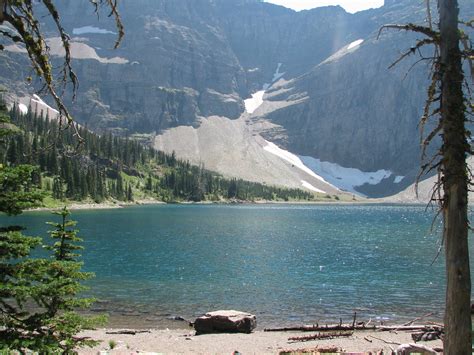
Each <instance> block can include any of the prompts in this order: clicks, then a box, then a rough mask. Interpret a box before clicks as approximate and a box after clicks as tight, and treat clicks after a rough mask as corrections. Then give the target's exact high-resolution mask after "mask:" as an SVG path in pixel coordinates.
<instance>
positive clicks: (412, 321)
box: [403, 312, 433, 326]
mask: <svg viewBox="0 0 474 355" xmlns="http://www.w3.org/2000/svg"><path fill="white" fill-rule="evenodd" d="M432 315H433V312H431V313H427V314H425V315H424V316H421V317H418V318H415V319H413V320H411V321H409V322H406V323H405V324H403V325H404V326H408V325H412V324H413V323H415V322H416V321H418V320H420V319H423V318H426V317H430V316H432Z"/></svg>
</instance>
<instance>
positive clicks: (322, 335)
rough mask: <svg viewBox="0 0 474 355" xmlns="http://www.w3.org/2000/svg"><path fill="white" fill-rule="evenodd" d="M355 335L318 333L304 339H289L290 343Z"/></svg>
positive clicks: (347, 333) (348, 333)
mask: <svg viewBox="0 0 474 355" xmlns="http://www.w3.org/2000/svg"><path fill="white" fill-rule="evenodd" d="M353 334H354V332H327V333H326V332H325V333H318V334H314V335H307V336H302V337H291V338H288V341H294V342H296V341H311V340H321V339H334V338H344V337H350V336H352V335H353Z"/></svg>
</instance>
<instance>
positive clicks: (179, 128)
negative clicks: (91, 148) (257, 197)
mask: <svg viewBox="0 0 474 355" xmlns="http://www.w3.org/2000/svg"><path fill="white" fill-rule="evenodd" d="M460 3H461V14H462V16H461V17H462V18H466V19H467V18H471V17H472V16H473V14H474V6H473V4H472V2H471V1H468V0H464V1H461V2H460ZM58 7H59V11H60V13H61V14H62V21H63V24H64V27H65V29H66V30H67V31H68V32H69V33H71V34H72V41H73V45H72V52H73V57H74V68H75V70H76V72H77V74H78V76H79V79H80V86H79V92H78V99H77V101H76V102H75V103H72V102H69V104H70V106H71V108H72V112H73V113H74V115H75V117H76V118H77V119H78V120H79V121H80V122H81V123H83V124H86V125H87V127H88V128H90V129H93V130H95V131H97V132H106V131H111V132H113V133H115V134H120V135H124V136H129V137H135V138H138V139H140V140H142V141H144V142H146V143H148V144H150V145H153V146H154V147H156V148H159V149H161V150H163V151H165V152H168V153H171V152H173V151H174V152H175V153H176V155H177V156H178V157H180V158H183V159H187V160H189V161H190V162H192V163H195V164H204V165H205V167H206V168H207V169H211V170H215V171H217V172H219V173H221V174H224V175H225V176H228V177H236V178H243V179H248V180H252V181H256V182H260V183H266V184H270V185H282V186H287V187H291V188H296V187H299V188H301V187H303V188H306V189H309V190H313V191H319V192H321V191H323V192H326V193H329V194H333V193H337V192H338V191H348V192H350V193H353V194H359V195H367V196H370V197H381V196H388V195H392V194H395V193H397V192H399V191H402V190H403V189H405V188H406V187H408V186H409V185H410V184H412V183H413V181H414V178H415V176H416V174H417V172H418V169H419V164H420V162H419V158H418V157H419V156H420V151H419V150H420V148H419V147H420V144H419V142H420V138H419V130H418V122H419V118H420V117H421V114H422V110H423V105H424V101H425V91H426V90H425V88H426V86H427V77H428V72H429V67H428V65H427V64H426V63H420V64H418V65H417V66H415V67H413V68H412V65H413V63H414V61H415V60H417V58H416V56H414V57H413V58H409V59H407V60H405V61H403V62H401V63H399V64H398V65H397V66H396V67H395V68H394V69H391V70H389V69H388V67H389V66H390V64H391V63H393V62H394V61H395V60H396V59H397V58H398V57H399V55H400V53H402V52H403V51H406V50H407V49H409V48H410V46H412V45H413V43H415V40H416V39H417V38H418V36H415V35H413V34H409V33H404V32H400V31H394V30H386V31H384V32H383V33H382V35H381V37H380V38H379V39H377V34H378V31H379V28H380V27H381V26H382V25H383V24H387V23H408V22H415V23H421V24H423V23H425V17H426V9H425V8H424V6H423V4H422V3H421V2H414V1H411V0H400V1H393V0H390V1H386V3H385V5H384V6H383V7H381V8H379V9H373V10H367V11H362V12H359V13H356V14H349V13H346V12H345V11H344V9H342V8H341V7H338V6H329V7H323V8H317V9H313V10H309V11H301V12H295V11H293V10H290V9H287V8H284V7H280V6H276V5H273V4H269V3H265V2H262V1H259V0H133V1H132V0H124V1H121V2H120V13H121V15H122V19H123V22H124V25H125V28H126V36H125V38H124V41H123V43H122V45H121V46H120V48H119V49H118V50H112V49H111V47H112V46H113V43H114V40H115V33H114V32H115V31H116V30H115V28H114V23H113V21H111V20H109V19H107V18H106V17H101V18H100V19H99V20H97V19H96V18H95V17H94V15H93V13H92V9H90V6H89V4H88V3H87V2H86V1H72V0H67V1H62V2H60V3H58ZM43 21H44V23H42V25H43V28H45V29H46V31H47V33H48V38H49V39H48V43H49V44H50V47H51V54H52V55H53V56H56V57H60V56H61V55H63V53H62V51H61V48H60V47H59V46H58V38H57V37H55V36H56V35H55V34H54V33H55V32H54V28H53V27H52V24H51V23H49V22H48V19H47V18H44V19H43ZM21 51H22V49H21V48H20V47H17V46H15V45H7V46H6V51H4V52H2V53H0V84H3V85H5V86H7V87H9V88H11V90H13V91H15V92H17V93H18V96H23V95H27V94H31V88H30V87H29V86H28V85H27V83H26V82H25V81H24V78H25V77H27V76H28V75H29V69H28V65H27V60H26V58H25V55H24V54H23V53H21ZM428 53H429V52H428V51H427V52H426V53H425V54H428ZM44 99H45V100H47V98H44ZM26 101H27V100H26Z"/></svg>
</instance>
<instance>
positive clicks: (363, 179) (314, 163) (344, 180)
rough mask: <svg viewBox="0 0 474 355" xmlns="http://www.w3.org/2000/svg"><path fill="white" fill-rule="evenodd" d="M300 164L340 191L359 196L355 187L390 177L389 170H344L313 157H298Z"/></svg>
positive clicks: (373, 183) (375, 182)
mask: <svg viewBox="0 0 474 355" xmlns="http://www.w3.org/2000/svg"><path fill="white" fill-rule="evenodd" d="M299 158H300V159H301V162H302V163H303V164H304V165H305V166H306V167H309V168H310V169H311V171H313V173H314V174H318V175H319V176H321V177H322V179H324V181H326V182H328V183H330V184H332V185H334V186H336V187H338V188H339V189H341V190H344V191H349V192H352V193H354V194H358V195H360V192H357V191H356V189H355V188H356V187H359V186H362V185H365V184H370V185H377V184H379V183H380V182H381V181H382V180H384V179H386V178H388V177H390V176H391V175H392V172H391V171H389V170H378V171H375V172H365V171H361V170H359V169H355V168H345V167H342V166H340V165H338V164H335V163H330V162H323V161H321V160H319V159H315V158H313V157H307V156H300V157H299Z"/></svg>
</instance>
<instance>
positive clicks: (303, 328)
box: [263, 324, 377, 332]
mask: <svg viewBox="0 0 474 355" xmlns="http://www.w3.org/2000/svg"><path fill="white" fill-rule="evenodd" d="M376 329H377V327H376V326H375V325H373V326H371V327H367V326H366V325H365V324H362V325H355V326H351V325H342V324H336V325H322V326H320V325H318V324H316V325H303V326H298V327H285V328H266V329H264V330H263V331H264V332H294V331H299V332H324V331H354V330H376Z"/></svg>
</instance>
